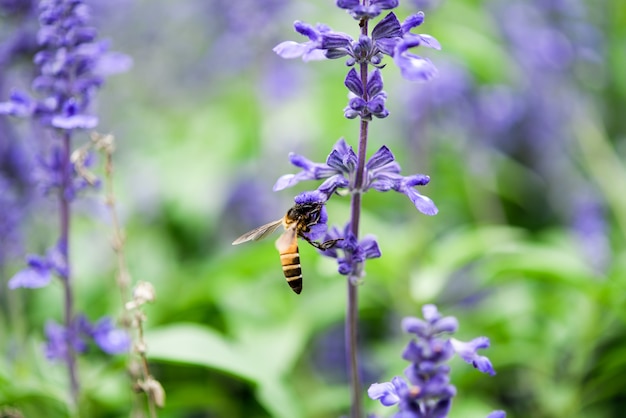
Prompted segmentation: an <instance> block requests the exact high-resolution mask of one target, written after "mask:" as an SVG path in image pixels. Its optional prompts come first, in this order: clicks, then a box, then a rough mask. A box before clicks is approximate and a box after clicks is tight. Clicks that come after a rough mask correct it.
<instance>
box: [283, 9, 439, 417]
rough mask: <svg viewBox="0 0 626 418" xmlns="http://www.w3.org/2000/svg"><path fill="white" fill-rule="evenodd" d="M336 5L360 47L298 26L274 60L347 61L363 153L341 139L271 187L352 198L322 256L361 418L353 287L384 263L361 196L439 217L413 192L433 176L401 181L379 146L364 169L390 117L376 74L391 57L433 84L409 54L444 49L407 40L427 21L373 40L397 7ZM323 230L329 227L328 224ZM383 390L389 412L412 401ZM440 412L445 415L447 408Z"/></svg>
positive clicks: (389, 27) (392, 20)
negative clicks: (339, 289)
mask: <svg viewBox="0 0 626 418" xmlns="http://www.w3.org/2000/svg"><path fill="white" fill-rule="evenodd" d="M336 4H337V6H338V7H339V8H342V9H345V10H347V11H348V12H349V13H350V14H351V15H352V16H353V17H354V18H355V19H357V20H358V21H359V32H360V35H359V37H358V39H357V40H355V39H354V38H352V37H351V36H350V35H347V34H345V33H341V32H336V31H333V30H332V29H330V28H329V27H328V26H325V25H319V24H318V25H317V26H316V27H315V28H314V27H312V26H310V25H307V24H305V23H302V22H300V21H297V22H296V23H295V25H294V26H295V29H296V31H297V32H298V33H300V34H302V35H305V36H307V37H308V38H309V41H308V42H305V43H300V44H298V43H295V42H292V41H286V42H282V43H281V44H279V45H277V46H276V47H275V48H274V52H276V53H277V54H278V55H279V56H281V57H283V58H298V57H302V58H303V60H305V61H306V60H309V59H312V58H316V59H317V58H319V57H320V56H324V57H326V58H328V59H338V58H343V57H347V59H346V64H347V66H349V67H353V66H356V65H358V67H359V68H358V71H357V70H356V69H355V68H351V69H350V70H349V71H348V74H347V76H346V77H345V80H344V85H345V86H346V87H347V88H348V90H349V92H350V96H349V101H348V106H347V107H346V108H345V109H344V116H345V117H346V118H348V119H356V118H357V117H358V118H359V119H360V125H359V127H360V128H359V136H358V138H359V145H358V152H356V153H355V151H354V150H353V148H352V147H351V146H348V144H346V142H345V141H344V140H343V139H340V140H339V141H338V142H337V143H336V144H335V146H334V147H333V149H332V151H331V153H330V154H329V155H328V158H327V159H326V163H315V162H312V161H310V160H309V159H307V158H305V157H303V156H301V155H298V154H293V153H292V154H290V155H289V159H290V161H291V163H292V164H293V165H295V166H296V167H299V168H300V169H301V171H300V172H298V173H296V174H287V175H284V176H282V177H280V178H279V179H278V180H277V182H276V184H275V185H274V190H275V191H277V190H282V189H285V188H287V187H291V186H294V185H295V184H297V183H299V182H300V181H303V180H324V181H323V182H322V184H321V185H320V186H319V187H318V188H317V190H316V192H317V193H318V194H320V195H321V196H323V201H324V202H325V201H327V200H328V199H330V197H331V196H333V195H334V194H340V192H347V194H350V195H351V196H350V200H351V202H350V209H351V211H350V214H351V216H350V220H349V221H348V222H347V224H346V226H345V227H344V228H343V230H339V229H337V228H332V229H331V230H330V231H329V232H328V233H327V234H326V236H325V242H332V243H334V244H335V246H334V248H328V249H326V250H325V251H324V253H325V255H327V256H330V257H333V258H335V259H337V263H338V265H339V267H338V269H339V273H341V274H342V275H346V276H347V278H348V280H347V284H348V289H347V314H346V327H345V333H346V357H347V360H348V364H349V374H350V383H351V384H350V396H351V416H355V417H360V416H363V415H364V414H363V411H362V405H361V403H362V402H361V398H362V394H361V389H360V387H361V383H360V382H361V378H360V376H359V368H358V360H357V349H356V346H357V317H358V307H357V286H356V285H357V284H358V280H359V278H361V277H362V276H363V274H364V262H365V260H366V259H368V258H376V257H380V255H381V253H380V249H379V247H378V243H377V242H376V240H375V239H374V238H373V237H371V236H366V237H365V238H362V239H359V222H360V217H361V198H362V195H363V193H365V192H366V191H368V190H369V189H374V190H378V191H389V190H394V191H397V192H400V193H403V194H405V195H406V196H407V197H409V199H411V201H412V202H413V204H414V205H415V207H416V208H417V209H418V210H419V211H420V212H422V213H424V214H427V215H434V214H436V213H437V207H436V206H435V205H434V203H433V202H432V201H431V200H430V199H429V198H427V197H425V196H422V195H421V194H420V193H418V192H417V190H415V188H414V186H421V185H426V184H427V183H428V182H429V180H430V178H429V177H428V176H425V175H421V174H418V175H413V176H409V177H405V176H401V175H400V166H399V164H398V163H397V162H395V158H394V157H393V154H392V153H391V151H389V149H388V148H387V147H386V146H382V147H381V148H380V149H379V150H378V151H376V152H375V153H374V155H372V156H371V157H370V159H369V160H368V161H366V157H365V156H366V155H367V143H368V129H369V128H368V127H369V123H370V122H371V121H372V117H376V118H379V119H380V118H385V117H387V116H388V115H389V111H388V110H387V109H386V107H385V101H386V99H387V94H386V93H385V92H384V91H383V81H382V75H381V73H380V71H379V70H380V69H382V68H383V67H384V64H382V59H383V57H384V55H388V56H391V57H392V58H393V60H394V62H395V63H396V64H397V65H398V66H399V67H400V70H401V73H402V75H403V76H404V77H405V78H407V79H409V80H417V81H424V80H428V79H430V78H432V77H433V76H434V74H435V73H436V70H435V68H434V66H433V65H432V63H431V62H430V61H429V60H428V59H425V58H421V57H419V56H417V55H414V54H410V53H409V52H408V49H409V48H412V47H415V46H419V45H424V46H427V47H430V48H436V49H440V46H439V43H438V42H437V41H436V40H435V39H434V38H433V37H431V36H429V35H416V34H412V33H410V30H411V29H412V28H414V27H416V26H418V25H420V24H421V23H422V21H423V14H418V15H415V16H411V17H409V18H408V19H407V21H405V23H404V24H401V23H400V22H399V21H398V19H397V18H396V16H395V14H393V13H389V14H388V15H387V16H385V17H384V18H383V19H381V21H380V22H378V24H376V25H375V27H374V28H373V30H372V32H371V34H370V33H369V25H368V22H367V21H368V20H369V19H371V18H373V17H376V16H378V15H379V14H380V12H381V10H383V9H391V8H394V7H396V6H397V5H398V1H397V0H370V1H368V2H363V3H361V2H360V1H357V0H337V3H336ZM369 65H372V66H374V67H375V69H374V71H372V72H370V71H369ZM341 194H343V193H341ZM323 224H324V227H325V225H326V220H325V219H324V222H323ZM340 252H341V253H342V254H341V255H340ZM433 382H434V381H433ZM394 384H395V386H394ZM380 389H381V390H379V391H377V395H378V394H380V396H377V399H378V398H381V399H383V398H384V401H383V402H384V403H388V404H391V403H394V402H396V401H398V402H401V403H402V402H405V400H406V399H408V398H407V393H409V394H410V393H413V392H412V391H413V388H412V387H409V386H408V385H406V384H403V382H402V381H401V380H397V379H396V380H394V381H393V383H391V384H387V385H385V386H384V387H382V386H381V387H380ZM450 397H451V396H449V397H448V398H450ZM442 399H444V398H442ZM448 402H449V401H448ZM437 408H439V409H441V408H444V409H445V408H446V405H445V400H443V401H442V403H441V404H440V405H438V406H437ZM435 410H437V409H435Z"/></svg>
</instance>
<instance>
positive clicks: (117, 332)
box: [91, 317, 131, 354]
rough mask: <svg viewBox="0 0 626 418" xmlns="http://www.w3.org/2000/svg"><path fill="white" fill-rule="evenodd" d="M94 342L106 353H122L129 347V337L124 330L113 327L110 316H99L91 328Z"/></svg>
mask: <svg viewBox="0 0 626 418" xmlns="http://www.w3.org/2000/svg"><path fill="white" fill-rule="evenodd" d="M91 336H92V337H93V340H94V341H95V343H96V344H97V345H98V347H100V348H101V349H102V351H104V352H105V353H107V354H124V353H127V352H128V350H129V348H130V342H131V340H130V337H129V335H128V333H126V331H124V330H121V329H119V328H115V326H114V325H113V320H112V319H111V318H110V317H104V318H101V319H100V320H99V321H98V322H97V323H96V324H95V325H94V327H93V329H92V330H91Z"/></svg>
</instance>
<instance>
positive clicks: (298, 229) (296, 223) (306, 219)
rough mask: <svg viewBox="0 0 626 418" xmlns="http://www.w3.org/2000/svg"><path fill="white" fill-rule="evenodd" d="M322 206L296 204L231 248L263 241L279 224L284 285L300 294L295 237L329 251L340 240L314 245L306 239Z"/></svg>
mask: <svg viewBox="0 0 626 418" xmlns="http://www.w3.org/2000/svg"><path fill="white" fill-rule="evenodd" d="M323 207H324V203H323V202H311V203H297V204H296V205H295V206H293V207H292V208H291V209H289V210H288V211H287V213H286V214H285V216H284V217H282V218H281V219H278V220H276V221H274V222H270V223H267V224H265V225H262V226H259V227H258V228H255V229H253V230H252V231H249V232H246V233H245V234H243V235H242V236H240V237H239V238H237V239H236V240H235V241H233V245H237V244H241V243H244V242H248V241H258V240H260V239H263V238H265V237H267V236H269V235H271V234H272V232H274V231H276V229H278V227H279V226H281V225H282V226H283V227H284V228H285V232H283V233H282V235H281V236H280V237H279V238H278V239H277V240H276V249H277V250H278V252H279V253H280V264H281V265H282V267H283V274H284V275H285V279H287V283H288V284H289V286H290V287H291V288H292V289H293V291H294V292H296V293H297V294H300V292H302V269H301V266H300V252H299V251H298V237H300V238H302V239H304V240H305V241H306V242H308V243H309V244H311V245H312V246H314V247H315V248H317V249H319V250H322V251H325V250H327V249H329V248H332V247H333V246H334V245H335V244H336V243H337V241H340V239H331V240H328V241H324V242H317V241H313V240H311V239H310V238H309V237H307V236H306V234H307V233H308V232H310V231H311V227H312V226H313V225H316V224H318V223H319V221H320V216H321V213H322V208H323Z"/></svg>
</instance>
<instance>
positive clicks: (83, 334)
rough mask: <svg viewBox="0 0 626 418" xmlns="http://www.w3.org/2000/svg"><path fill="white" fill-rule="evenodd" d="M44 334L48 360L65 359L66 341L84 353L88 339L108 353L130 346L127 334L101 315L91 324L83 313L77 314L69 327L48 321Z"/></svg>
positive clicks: (121, 350)
mask: <svg viewBox="0 0 626 418" xmlns="http://www.w3.org/2000/svg"><path fill="white" fill-rule="evenodd" d="M45 334H46V339H47V341H46V345H45V353H46V357H47V358H48V359H50V360H65V359H66V358H67V354H68V353H67V347H68V343H69V344H71V346H72V348H73V350H74V351H75V352H77V353H84V352H85V351H86V350H87V341H89V340H93V341H94V342H95V343H96V345H98V347H100V348H101V349H102V351H104V352H105V353H107V354H110V355H114V354H123V353H126V352H128V349H129V348H130V337H129V336H128V334H127V333H126V332H125V331H123V330H121V329H118V328H115V326H114V325H113V321H112V319H111V318H109V317H103V318H101V319H100V320H99V321H98V322H97V323H96V324H95V325H92V324H91V323H90V322H89V320H88V319H87V318H86V317H85V316H84V315H78V316H77V317H76V318H74V320H73V321H72V325H71V327H70V328H69V329H67V328H66V327H64V326H63V325H59V324H57V323H56V322H54V321H49V322H48V323H47V324H46V328H45Z"/></svg>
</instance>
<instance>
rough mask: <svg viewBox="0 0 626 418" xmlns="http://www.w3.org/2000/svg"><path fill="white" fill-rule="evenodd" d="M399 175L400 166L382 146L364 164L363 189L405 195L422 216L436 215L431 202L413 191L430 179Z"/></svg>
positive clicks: (420, 175)
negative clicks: (390, 191)
mask: <svg viewBox="0 0 626 418" xmlns="http://www.w3.org/2000/svg"><path fill="white" fill-rule="evenodd" d="M399 173H400V165H399V164H398V163H397V162H396V161H395V157H394V156H393V153H392V152H391V151H390V150H389V148H387V147H386V146H382V147H380V149H379V150H378V151H376V152H375V153H374V155H372V156H371V157H370V159H369V160H368V162H367V163H366V164H365V178H366V180H365V185H364V187H363V189H364V190H368V189H370V188H372V189H374V190H378V191H379V192H386V191H388V190H394V191H396V192H399V193H402V194H404V195H406V196H407V197H408V198H409V199H410V200H411V202H413V204H414V205H415V208H416V209H417V210H419V211H420V212H422V213H423V214H425V215H431V216H432V215H436V214H437V212H438V209H437V207H436V206H435V204H434V203H433V201H432V200H431V199H429V198H428V197H426V196H423V195H421V194H420V193H419V192H418V191H417V190H415V189H414V187H415V186H424V185H426V184H428V183H429V181H430V177H428V176H427V175H424V174H414V175H412V176H408V177H404V176H401V175H400V174H399Z"/></svg>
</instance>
